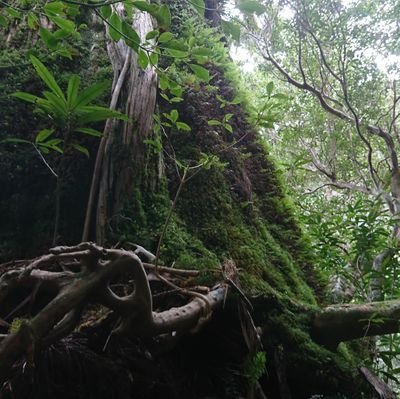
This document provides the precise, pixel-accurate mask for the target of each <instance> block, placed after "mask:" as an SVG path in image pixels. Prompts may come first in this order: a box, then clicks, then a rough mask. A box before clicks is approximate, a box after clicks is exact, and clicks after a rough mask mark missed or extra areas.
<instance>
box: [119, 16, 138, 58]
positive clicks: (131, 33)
mask: <svg viewBox="0 0 400 399" xmlns="http://www.w3.org/2000/svg"><path fill="white" fill-rule="evenodd" d="M121 31H122V33H123V34H124V35H125V36H127V37H128V38H129V40H128V39H126V38H124V40H125V42H126V44H127V45H128V46H129V47H131V48H132V49H133V50H134V51H135V52H138V49H139V45H140V37H139V35H138V34H137V32H136V31H135V29H133V28H132V27H131V26H130V25H129V24H128V23H127V22H126V21H122V23H121Z"/></svg>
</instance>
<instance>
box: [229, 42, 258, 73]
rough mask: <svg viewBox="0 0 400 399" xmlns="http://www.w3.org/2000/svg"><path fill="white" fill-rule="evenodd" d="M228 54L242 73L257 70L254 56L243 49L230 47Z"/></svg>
mask: <svg viewBox="0 0 400 399" xmlns="http://www.w3.org/2000/svg"><path fill="white" fill-rule="evenodd" d="M229 54H230V55H231V57H232V59H233V60H234V61H235V62H237V63H238V64H239V66H240V69H241V70H242V71H243V72H246V73H247V72H254V71H255V69H256V68H257V62H256V60H255V57H254V55H253V54H251V52H250V51H249V50H247V49H246V48H245V47H242V46H234V45H232V46H231V49H230V52H229Z"/></svg>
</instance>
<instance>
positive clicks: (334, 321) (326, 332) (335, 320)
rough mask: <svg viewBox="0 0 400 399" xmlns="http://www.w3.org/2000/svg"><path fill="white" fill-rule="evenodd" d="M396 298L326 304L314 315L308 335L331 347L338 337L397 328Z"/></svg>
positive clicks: (398, 304)
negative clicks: (344, 303)
mask: <svg viewBox="0 0 400 399" xmlns="http://www.w3.org/2000/svg"><path fill="white" fill-rule="evenodd" d="M399 321H400V300H393V301H385V302H370V303H365V304H360V305H353V304H346V305H334V306H329V307H327V308H325V309H324V310H322V311H321V312H320V313H318V314H317V315H316V316H315V319H314V322H313V326H312V336H313V338H314V339H315V341H317V342H318V343H321V344H323V345H326V346H329V347H335V346H337V345H338V344H339V343H340V342H342V341H349V340H352V339H357V338H363V337H371V336H375V335H385V334H392V333H397V332H399V331H400V322H399Z"/></svg>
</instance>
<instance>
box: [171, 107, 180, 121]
mask: <svg viewBox="0 0 400 399" xmlns="http://www.w3.org/2000/svg"><path fill="white" fill-rule="evenodd" d="M170 116H171V121H172V122H176V121H177V120H178V118H179V112H178V111H177V110H176V109H173V110H172V111H171V112H170Z"/></svg>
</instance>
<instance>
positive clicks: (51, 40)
mask: <svg viewBox="0 0 400 399" xmlns="http://www.w3.org/2000/svg"><path fill="white" fill-rule="evenodd" d="M39 35H40V38H41V39H42V40H43V43H44V44H45V45H46V47H48V48H49V49H51V50H55V49H56V48H57V44H58V40H57V39H56V38H55V37H54V35H53V34H52V33H51V32H50V31H49V30H48V29H46V28H43V26H41V27H40V28H39Z"/></svg>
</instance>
